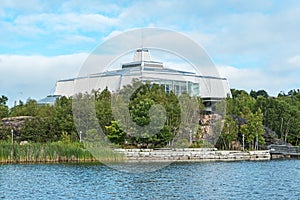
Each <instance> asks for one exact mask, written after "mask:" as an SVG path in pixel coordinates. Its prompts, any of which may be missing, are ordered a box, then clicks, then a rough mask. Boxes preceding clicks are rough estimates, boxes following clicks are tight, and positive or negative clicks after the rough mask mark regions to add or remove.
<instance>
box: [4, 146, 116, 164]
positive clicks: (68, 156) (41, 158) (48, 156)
mask: <svg viewBox="0 0 300 200" xmlns="http://www.w3.org/2000/svg"><path fill="white" fill-rule="evenodd" d="M97 151H98V153H97V155H96V158H95V157H94V156H93V155H92V154H91V153H90V151H88V150H87V149H85V148H84V147H83V145H82V144H80V143H68V144H66V143H61V142H55V143H30V144H25V145H20V144H17V143H15V144H12V143H9V142H0V163H39V162H41V163H46V162H93V161H100V162H101V161H111V160H112V158H113V159H114V161H115V160H117V159H119V157H117V156H114V157H112V155H111V152H108V151H107V149H103V150H101V149H98V150H97ZM92 153H93V154H94V152H92ZM94 155H95V154H94Z"/></svg>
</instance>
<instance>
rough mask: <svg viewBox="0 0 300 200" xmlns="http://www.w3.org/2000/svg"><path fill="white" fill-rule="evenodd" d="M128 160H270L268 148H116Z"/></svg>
mask: <svg viewBox="0 0 300 200" xmlns="http://www.w3.org/2000/svg"><path fill="white" fill-rule="evenodd" d="M116 151H117V152H119V153H122V154H124V155H125V158H126V159H127V161H129V162H140V161H146V162H147V161H158V162H161V161H166V162H169V161H172V162H173V161H176V162H188V161H241V160H270V158H271V156H270V152H269V150H262V151H245V152H243V151H219V150H217V149H216V148H174V149H116Z"/></svg>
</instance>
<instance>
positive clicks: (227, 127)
mask: <svg viewBox="0 0 300 200" xmlns="http://www.w3.org/2000/svg"><path fill="white" fill-rule="evenodd" d="M237 139H238V124H237V122H236V121H235V120H233V118H232V117H231V116H226V117H225V121H224V125H223V129H222V132H221V135H220V138H219V141H218V143H217V146H218V147H219V148H222V149H232V147H231V142H232V141H237Z"/></svg>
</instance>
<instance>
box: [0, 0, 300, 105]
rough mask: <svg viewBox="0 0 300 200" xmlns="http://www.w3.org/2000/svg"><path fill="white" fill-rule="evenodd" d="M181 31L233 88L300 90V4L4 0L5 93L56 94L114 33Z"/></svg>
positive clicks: (0, 65)
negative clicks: (152, 29) (57, 86)
mask: <svg viewBox="0 0 300 200" xmlns="http://www.w3.org/2000/svg"><path fill="white" fill-rule="evenodd" d="M146 27H158V28H166V29H170V30H173V31H177V32H180V33H183V34H185V35H187V36H188V37H190V38H192V39H193V40H194V41H196V42H197V43H199V44H200V45H201V46H202V47H203V48H204V49H205V50H206V51H207V53H208V54H209V56H210V57H211V59H212V60H213V62H214V63H215V64H216V66H217V68H218V70H219V73H220V74H221V76H223V77H226V78H227V79H228V81H229V84H230V87H231V88H236V89H243V90H246V91H248V92H249V91H250V90H251V89H253V90H260V89H264V90H266V91H267V92H268V93H269V94H270V95H273V96H277V94H278V93H279V92H281V91H284V92H286V93H287V92H288V91H289V90H290V89H297V88H300V79H299V77H300V76H299V75H300V37H299V36H300V1H297V0H295V1H292V0H287V1H278V0H264V1H261V0H251V1H242V0H224V1H218V0H203V1H198V0H196V1H193V0H191V1H181V0H178V1H176V0H174V1H163V0H153V1H109V0H107V1H105V0H104V1H102V0H100V1H99V0H85V1H80V0H70V1H60V0H53V1H46V0H26V1H24V0H1V3H0V75H1V78H0V95H6V96H7V97H8V98H9V102H8V104H9V105H13V104H14V102H15V101H18V100H23V101H26V100H27V99H28V98H32V99H37V100H38V99H41V98H43V97H45V96H47V95H49V94H51V93H53V92H54V88H55V83H56V81H57V80H60V79H67V78H72V77H75V76H76V75H77V74H78V71H79V69H80V67H81V66H82V64H83V63H84V61H85V59H87V56H88V55H89V54H90V53H91V52H92V51H93V50H94V49H95V48H96V47H97V46H98V45H100V44H101V43H102V42H104V41H105V40H107V38H110V37H111V36H113V35H116V34H119V33H122V32H124V31H127V30H131V29H135V28H146Z"/></svg>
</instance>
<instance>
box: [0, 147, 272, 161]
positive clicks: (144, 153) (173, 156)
mask: <svg viewBox="0 0 300 200" xmlns="http://www.w3.org/2000/svg"><path fill="white" fill-rule="evenodd" d="M114 151H115V153H118V154H119V155H121V156H119V157H114V158H113V157H102V158H99V159H97V158H95V157H94V158H91V157H89V158H77V157H76V156H75V155H72V156H70V157H69V158H67V157H59V158H57V159H49V158H48V159H32V160H30V159H15V160H14V159H11V158H10V159H7V160H3V159H2V160H0V164H50V163H97V162H99V163H116V164H117V163H123V164H124V163H155V162H175V163H176V162H218V161H220V162H234V161H269V160H271V159H272V157H271V154H270V151H269V150H258V151H235V150H217V149H216V148H162V149H115V150H114Z"/></svg>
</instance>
